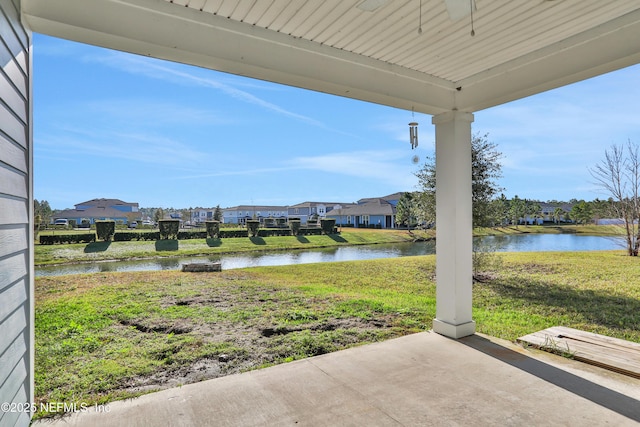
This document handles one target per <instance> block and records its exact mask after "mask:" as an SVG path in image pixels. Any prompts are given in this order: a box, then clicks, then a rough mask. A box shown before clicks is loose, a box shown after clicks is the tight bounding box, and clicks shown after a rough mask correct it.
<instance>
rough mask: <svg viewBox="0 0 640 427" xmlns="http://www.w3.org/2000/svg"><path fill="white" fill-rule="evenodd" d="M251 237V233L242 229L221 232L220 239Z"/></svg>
mask: <svg viewBox="0 0 640 427" xmlns="http://www.w3.org/2000/svg"><path fill="white" fill-rule="evenodd" d="M230 237H249V232H248V231H247V230H242V229H231V230H220V238H221V239H223V238H230Z"/></svg>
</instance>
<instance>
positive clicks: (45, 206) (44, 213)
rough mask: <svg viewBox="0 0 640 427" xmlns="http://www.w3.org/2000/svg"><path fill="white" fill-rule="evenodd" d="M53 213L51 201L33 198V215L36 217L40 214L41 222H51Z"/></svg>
mask: <svg viewBox="0 0 640 427" xmlns="http://www.w3.org/2000/svg"><path fill="white" fill-rule="evenodd" d="M52 214H53V210H52V209H51V206H49V202H47V201H46V200H42V201H40V202H39V201H38V200H36V199H34V200H33V215H34V216H35V217H37V216H40V223H41V224H49V223H50V222H51V215H52Z"/></svg>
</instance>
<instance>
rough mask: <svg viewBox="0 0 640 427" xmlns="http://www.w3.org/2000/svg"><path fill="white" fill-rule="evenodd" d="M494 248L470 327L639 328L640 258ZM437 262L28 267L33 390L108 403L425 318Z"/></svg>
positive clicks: (431, 309) (363, 338)
mask: <svg viewBox="0 0 640 427" xmlns="http://www.w3.org/2000/svg"><path fill="white" fill-rule="evenodd" d="M265 240H266V239H265ZM496 256H498V257H499V258H500V259H501V260H502V267H501V268H500V270H499V271H494V272H492V273H491V274H487V275H486V277H488V279H487V280H485V281H483V282H482V283H477V284H475V285H474V319H475V320H476V322H477V329H478V331H479V332H482V333H486V334H490V335H493V336H496V337H500V338H504V339H508V340H514V339H516V338H517V337H519V336H521V335H524V334H527V333H530V332H534V331H537V330H540V329H544V328H547V327H550V326H556V325H562V326H569V327H573V328H577V329H583V330H587V331H591V332H597V333H601V334H605V335H609V336H614V337H618V338H622V339H627V340H631V341H635V342H640V260H638V259H633V258H631V257H627V256H624V255H623V252H622V251H611V252H575V253H561V252H559V253H543V252H536V253H501V254H496ZM434 275H435V257H434V256H420V257H405V258H395V259H380V260H371V261H356V262H337V263H323V264H302V265H293V266H282V267H260V268H251V269H241V270H229V271H224V272H221V273H181V272H176V271H154V272H135V273H95V274H86V275H74V276H59V277H39V278H37V279H36V366H35V370H36V379H35V384H36V390H35V393H36V401H37V402H38V403H39V402H68V403H70V402H77V403H86V404H90V405H92V404H94V403H105V402H108V401H112V400H116V399H123V398H126V397H131V396H135V395H138V394H141V393H145V392H149V391H153V390H158V389H162V388H166V387H171V386H177V385H180V384H185V383H189V382H194V381H199V380H202V379H207V378H215V377H219V376H222V375H228V374H231V373H235V372H242V371H245V370H250V369H256V368H260V367H265V366H269V365H273V364H278V363H283V362H288V361H291V360H295V359H299V358H304V357H309V356H313V355H318V354H323V353H327V352H332V351H336V350H340V349H343V348H347V347H350V346H354V345H360V344H364V343H370V342H375V341H380V340H386V339H389V338H392V337H397V336H401V335H404V334H410V333H414V332H418V331H424V330H428V329H430V328H431V322H432V320H433V318H434V316H435V283H434ZM42 415H43V414H38V416H42Z"/></svg>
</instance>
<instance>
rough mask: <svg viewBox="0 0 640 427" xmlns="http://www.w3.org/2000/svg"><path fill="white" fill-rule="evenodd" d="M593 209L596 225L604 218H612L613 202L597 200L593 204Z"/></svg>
mask: <svg viewBox="0 0 640 427" xmlns="http://www.w3.org/2000/svg"><path fill="white" fill-rule="evenodd" d="M590 204H591V209H592V210H593V220H594V222H595V224H596V225H597V224H598V221H599V220H600V219H602V218H609V217H610V216H611V201H607V200H600V199H597V198H596V199H595V200H593V201H592V202H591V203H590Z"/></svg>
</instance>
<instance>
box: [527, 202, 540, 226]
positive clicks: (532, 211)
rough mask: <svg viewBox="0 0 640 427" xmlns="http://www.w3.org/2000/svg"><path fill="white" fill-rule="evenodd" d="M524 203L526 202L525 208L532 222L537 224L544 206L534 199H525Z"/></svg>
mask: <svg viewBox="0 0 640 427" xmlns="http://www.w3.org/2000/svg"><path fill="white" fill-rule="evenodd" d="M524 204H525V208H524V213H525V215H526V216H528V217H529V218H530V219H531V223H532V224H533V225H537V224H538V217H539V216H540V211H542V208H541V207H540V203H538V202H536V201H534V200H526V199H525V201H524Z"/></svg>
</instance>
